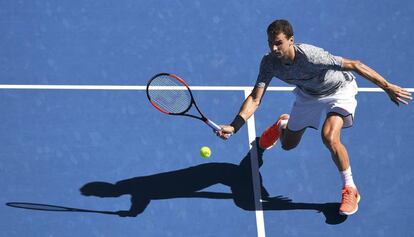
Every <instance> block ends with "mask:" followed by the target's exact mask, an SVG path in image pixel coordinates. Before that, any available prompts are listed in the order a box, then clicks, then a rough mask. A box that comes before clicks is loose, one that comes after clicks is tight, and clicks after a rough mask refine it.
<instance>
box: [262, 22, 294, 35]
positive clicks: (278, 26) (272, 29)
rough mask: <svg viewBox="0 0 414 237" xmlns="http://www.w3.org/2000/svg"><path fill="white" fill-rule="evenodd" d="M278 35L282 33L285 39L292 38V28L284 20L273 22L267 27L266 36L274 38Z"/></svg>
mask: <svg viewBox="0 0 414 237" xmlns="http://www.w3.org/2000/svg"><path fill="white" fill-rule="evenodd" d="M280 33H284V34H285V35H286V36H287V38H290V37H292V36H293V28H292V25H291V24H290V23H289V21H287V20H284V19H279V20H275V21H273V22H272V23H270V25H269V26H268V27H267V34H268V35H274V36H276V35H278V34H280Z"/></svg>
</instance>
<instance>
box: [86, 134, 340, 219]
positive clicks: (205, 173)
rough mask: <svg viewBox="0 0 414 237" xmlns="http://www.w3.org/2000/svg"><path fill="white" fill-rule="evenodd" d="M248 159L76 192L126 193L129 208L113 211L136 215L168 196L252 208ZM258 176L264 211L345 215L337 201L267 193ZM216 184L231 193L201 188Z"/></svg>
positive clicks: (89, 185)
mask: <svg viewBox="0 0 414 237" xmlns="http://www.w3.org/2000/svg"><path fill="white" fill-rule="evenodd" d="M253 146H254V147H253V148H252V149H255V150H256V151H257V152H258V155H257V157H258V164H259V167H260V166H261V165H262V164H263V158H262V157H263V152H264V150H261V149H257V141H256V142H254V143H253ZM250 159H251V157H250V151H249V152H248V153H247V155H246V156H245V157H244V158H243V159H242V161H241V162H240V164H238V165H236V164H231V163H207V164H201V165H197V166H193V167H189V168H185V169H180V170H175V171H170V172H165V173H158V174H154V175H149V176H140V177H134V178H131V179H125V180H121V181H118V182H116V183H108V182H101V181H95V182H90V183H87V184H85V185H83V186H82V187H81V188H80V192H81V194H82V195H84V196H96V197H119V196H122V195H130V196H131V207H130V209H129V210H121V211H118V212H116V214H118V215H119V216H122V217H127V216H130V217H136V216H137V215H139V214H140V213H142V212H144V210H145V209H146V208H147V206H148V205H149V203H150V201H151V200H159V199H172V198H209V199H232V200H233V201H234V203H235V204H236V206H238V207H239V208H242V209H244V210H248V211H254V210H256V208H255V200H254V190H253V187H252V172H251V166H250V164H251V161H250ZM259 176H260V184H261V190H260V192H261V196H262V200H263V202H262V206H263V210H264V211H281V210H313V211H316V212H319V213H322V214H323V215H324V216H325V223H327V224H340V223H342V222H344V221H345V220H346V216H341V215H339V214H338V210H339V203H295V202H292V200H290V199H289V198H287V197H283V196H276V197H270V196H269V193H268V192H267V190H266V188H265V187H264V186H263V185H262V177H261V175H260V173H259ZM216 184H223V185H226V186H228V187H229V188H230V190H231V193H219V192H205V191H204V192H203V191H201V190H203V189H205V188H208V187H210V186H212V185H216Z"/></svg>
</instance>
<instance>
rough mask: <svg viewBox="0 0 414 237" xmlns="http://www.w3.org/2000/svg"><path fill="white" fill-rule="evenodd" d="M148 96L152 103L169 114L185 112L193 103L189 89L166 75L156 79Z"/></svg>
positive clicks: (149, 89) (150, 86)
mask: <svg viewBox="0 0 414 237" xmlns="http://www.w3.org/2000/svg"><path fill="white" fill-rule="evenodd" d="M148 94H149V97H150V99H151V101H153V102H154V103H155V104H157V106H159V107H160V108H161V109H163V110H165V111H167V112H169V113H182V112H185V111H186V110H187V109H188V108H189V107H190V105H191V102H192V99H191V94H190V91H189V90H188V89H187V87H186V86H184V85H183V84H182V83H181V82H180V81H178V80H177V79H175V78H172V77H170V76H166V75H163V76H159V77H156V78H154V79H153V80H152V81H151V83H150V85H149V87H148Z"/></svg>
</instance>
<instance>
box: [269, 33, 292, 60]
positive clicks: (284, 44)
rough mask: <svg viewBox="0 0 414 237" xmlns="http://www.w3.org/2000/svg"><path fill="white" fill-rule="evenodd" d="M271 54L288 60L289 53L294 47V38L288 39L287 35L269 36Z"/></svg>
mask: <svg viewBox="0 0 414 237" xmlns="http://www.w3.org/2000/svg"><path fill="white" fill-rule="evenodd" d="M267 41H268V43H269V48H270V52H271V53H272V54H273V55H275V56H276V57H278V58H280V59H288V55H289V51H290V50H291V47H292V45H293V36H292V37H290V38H288V37H287V36H286V35H285V33H279V34H278V35H276V36H275V35H267Z"/></svg>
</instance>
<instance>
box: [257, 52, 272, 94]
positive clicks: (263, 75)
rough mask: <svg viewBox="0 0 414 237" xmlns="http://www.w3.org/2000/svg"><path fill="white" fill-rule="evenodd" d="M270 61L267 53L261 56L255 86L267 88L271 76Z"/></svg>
mask: <svg viewBox="0 0 414 237" xmlns="http://www.w3.org/2000/svg"><path fill="white" fill-rule="evenodd" d="M269 63H270V61H269V60H268V58H267V55H265V56H263V58H262V61H261V62H260V69H259V75H258V76H257V81H256V84H255V86H256V87H260V88H265V89H266V88H267V87H268V86H269V84H270V81H271V80H272V78H273V74H272V70H271V65H269Z"/></svg>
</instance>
